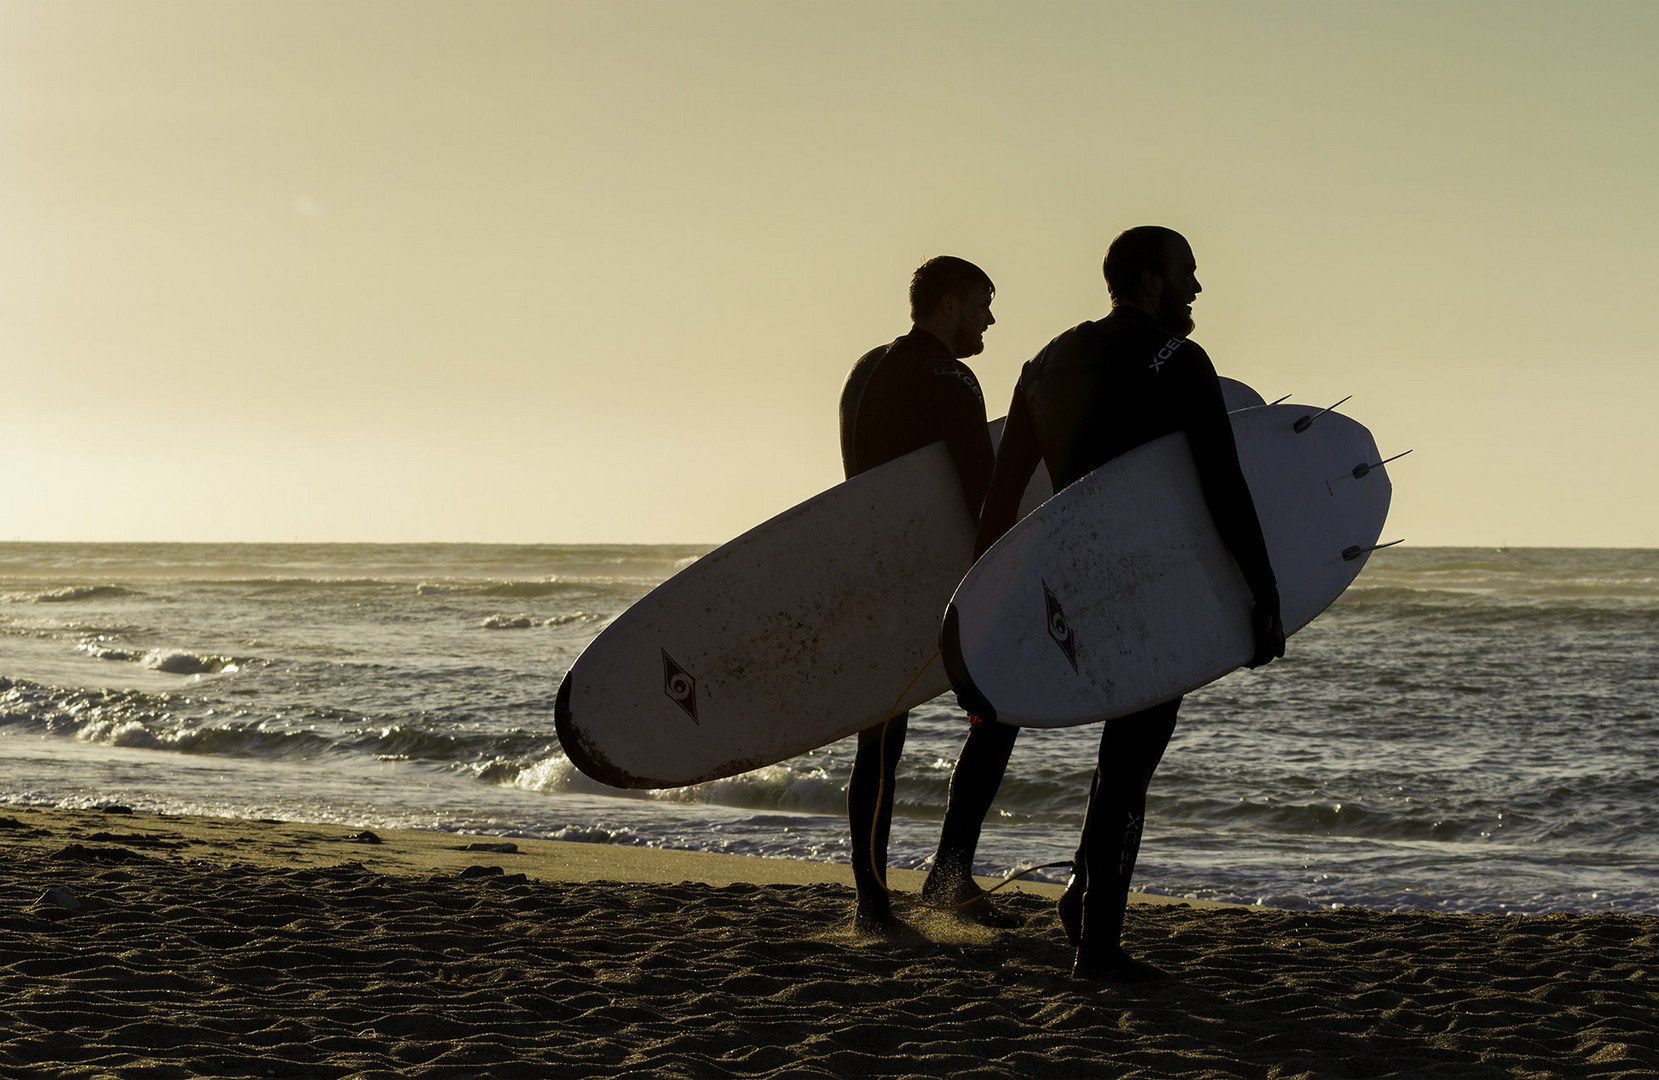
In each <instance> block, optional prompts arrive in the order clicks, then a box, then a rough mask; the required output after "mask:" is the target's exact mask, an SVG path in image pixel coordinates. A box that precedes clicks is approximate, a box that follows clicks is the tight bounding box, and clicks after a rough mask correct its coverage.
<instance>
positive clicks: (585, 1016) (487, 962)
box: [0, 812, 1659, 1080]
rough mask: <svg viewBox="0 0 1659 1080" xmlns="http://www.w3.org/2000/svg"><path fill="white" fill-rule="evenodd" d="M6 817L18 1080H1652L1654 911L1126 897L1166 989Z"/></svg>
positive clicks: (1015, 941)
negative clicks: (1397, 909) (1229, 903)
mask: <svg viewBox="0 0 1659 1080" xmlns="http://www.w3.org/2000/svg"><path fill="white" fill-rule="evenodd" d="M10 820H11V821H12V823H13V825H14V826H15V827H11V828H0V853H4V855H5V857H6V870H5V872H4V874H3V875H0V980H3V987H4V993H5V1001H6V1010H5V1015H4V1018H3V1019H0V1076H4V1077H6V1078H15V1080H33V1078H36V1077H39V1078H46V1077H51V1078H54V1080H56V1078H63V1077H72V1078H93V1077H100V1078H102V1077H111V1078H114V1077H119V1078H121V1080H127V1078H140V1077H141V1078H156V1080H161V1078H172V1077H208V1076H211V1077H261V1078H263V1077H272V1076H274V1077H293V1078H326V1080H334V1078H345V1077H355V1078H370V1077H376V1078H378V1077H387V1078H390V1077H457V1078H459V1077H466V1078H469V1080H470V1078H475V1077H599V1076H604V1077H616V1076H642V1077H643V1076H652V1077H699V1078H701V1077H726V1076H734V1077H797V1076H805V1077H813V1076H821V1077H856V1076H897V1077H906V1076H915V1077H939V1076H950V1077H962V1078H972V1077H1026V1076H1039V1077H1042V1078H1044V1080H1058V1078H1062V1077H1175V1078H1181V1077H1206V1078H1208V1077H1273V1078H1288V1077H1472V1078H1475V1077H1528V1078H1547V1077H1652V1076H1655V1075H1659V1034H1656V1026H1659V1025H1656V1003H1659V964H1656V957H1659V919H1655V918H1650V917H1644V918H1627V917H1619V916H1610V915H1598V916H1552V917H1543V918H1517V917H1508V916H1442V915H1428V914H1400V915H1396V914H1382V913H1376V912H1365V911H1355V910H1348V911H1336V912H1319V913H1297V912H1282V911H1271V910H1264V909H1247V908H1240V909H1221V908H1204V909H1199V908H1190V907H1182V906H1146V905H1137V906H1136V907H1135V908H1134V909H1133V910H1132V912H1131V920H1130V923H1131V925H1130V932H1129V934H1130V941H1129V943H1128V944H1129V945H1130V948H1131V949H1132V951H1135V952H1137V953H1138V954H1139V955H1142V956H1144V957H1146V958H1147V959H1150V960H1152V961H1153V962H1155V963H1157V964H1159V965H1161V966H1164V967H1166V968H1169V969H1172V970H1175V971H1178V972H1179V973H1180V975H1181V978H1180V980H1179V981H1177V982H1173V983H1168V984H1160V985H1155V986H1146V987H1134V988H1118V987H1095V986H1088V985H1083V984H1079V983H1075V982H1073V981H1072V980H1071V979H1069V978H1068V977H1066V975H1065V972H1066V968H1067V965H1068V962H1069V955H1068V950H1067V949H1066V948H1065V946H1064V943H1063V941H1062V939H1061V936H1060V932H1059V928H1058V925H1057V924H1056V922H1055V921H1054V919H1053V917H1052V907H1051V904H1050V902H1049V901H1048V900H1047V899H1046V898H1043V897H1041V896H1038V895H1035V894H1031V893H1024V894H1020V895H1016V896H1013V897H1012V898H1011V899H1010V900H1009V905H1010V906H1011V907H1012V908H1013V909H1014V910H1016V911H1018V912H1019V913H1020V914H1023V915H1025V916H1026V917H1027V918H1028V919H1029V920H1030V922H1029V925H1028V926H1027V927H1026V928H1025V929H1023V930H1020V931H1014V932H1010V933H991V932H985V931H970V930H968V929H966V928H963V927H961V926H960V925H958V924H957V923H955V922H954V921H952V920H950V919H948V918H945V917H925V916H922V915H920V914H914V913H913V915H912V919H913V921H914V922H915V924H916V925H917V926H918V927H919V928H921V929H922V930H923V931H924V933H925V935H926V936H919V937H918V938H917V940H915V941H913V942H910V943H907V944H905V945H881V944H870V943H867V942H860V941H858V940H855V939H854V938H853V937H851V936H850V935H849V934H848V932H847V931H846V928H845V924H846V917H847V914H848V910H849V906H850V897H851V893H850V891H849V890H848V889H847V888H846V887H844V886H842V885H839V884H825V883H820V884H773V885H751V884H742V883H738V884H710V883H705V882H694V881H683V882H678V883H656V884H650V883H639V882H631V883H623V882H606V881H570V880H546V879H543V878H541V877H540V876H538V875H537V874H536V873H535V872H534V865H533V861H532V864H531V865H530V872H529V873H528V876H527V877H526V876H525V874H524V873H523V872H515V871H517V867H515V866H505V867H504V869H505V870H507V871H509V872H504V873H499V874H488V875H484V876H479V877H472V878H463V877H461V876H460V875H459V872H458V870H457V869H456V868H455V867H454V866H447V867H444V868H442V869H440V870H438V871H437V872H432V871H430V870H428V871H427V872H423V873H416V874H389V873H385V872H382V870H381V869H377V868H375V867H373V866H370V865H366V864H365V860H366V859H367V853H368V852H369V851H370V850H371V849H370V848H368V847H352V848H346V847H343V846H341V845H340V844H339V843H338V842H337V841H338V840H339V836H338V835H336V836H335V837H334V838H333V841H334V842H333V846H332V847H330V848H328V849H327V853H328V854H329V855H331V856H332V861H329V860H328V859H321V862H325V863H326V865H322V864H319V865H307V866H303V867H299V868H283V867H282V866H281V865H280V861H281V860H280V859H278V860H273V859H272V858H271V853H272V851H273V850H274V851H278V852H288V853H289V855H288V856H287V857H288V858H289V859H290V861H295V858H294V856H293V855H292V852H293V851H296V850H299V849H300V848H302V847H305V845H304V843H302V842H300V841H296V840H295V838H294V834H293V832H292V830H291V829H290V830H289V831H288V832H285V833H283V834H281V840H280V842H278V839H277V837H276V836H274V835H273V838H272V843H270V844H265V845H256V846H258V850H257V851H255V850H252V849H249V850H245V851H244V852H243V854H245V855H248V856H249V857H250V858H249V859H248V860H247V861H239V860H236V859H234V858H231V857H229V856H228V855H227V854H226V853H225V852H223V851H218V850H214V849H212V847H211V845H210V844H208V843H207V842H206V841H204V840H203V839H202V837H203V835H204V834H203V830H202V826H201V825H200V823H198V825H197V827H196V828H195V829H194V830H192V829H190V828H187V827H186V824H185V823H184V822H183V820H182V819H162V818H153V817H151V818H142V819H140V818H134V819H131V820H132V823H133V829H132V831H129V829H128V825H127V824H126V823H123V824H122V825H121V827H119V828H106V829H104V830H102V831H101V832H100V831H99V830H97V829H94V828H91V827H89V822H90V818H89V816H87V815H80V816H75V815H68V814H64V813H61V812H54V813H50V814H47V813H39V812H28V813H20V814H19V815H18V817H16V818H12V819H10ZM140 822H142V825H140V824H139V823H140ZM227 827H228V826H227ZM240 827H241V828H242V829H243V830H244V831H245V832H246V833H247V835H251V836H257V835H258V834H257V826H253V825H251V824H250V823H242V824H241V826H240ZM319 828H320V827H319ZM343 832H344V830H337V833H343ZM95 837H96V839H94V838H95ZM446 839H447V840H448V841H449V842H450V844H451V846H452V847H453V845H454V842H455V841H456V839H457V838H454V837H448V838H446ZM461 839H465V838H461ZM315 846H316V845H312V848H315ZM374 850H375V851H377V852H378V850H379V849H374ZM359 854H362V855H363V858H358V856H359ZM636 854H637V853H636ZM256 855H257V856H258V857H257V858H254V857H253V856H256ZM647 857H649V856H647ZM319 858H320V857H319ZM483 858H484V859H489V860H491V861H493V862H511V861H512V857H511V856H505V855H491V854H486V855H484V856H483ZM456 861H458V862H460V863H462V864H463V865H470V864H471V862H473V861H478V862H482V861H483V860H482V859H479V858H478V853H458V854H457V857H456ZM53 890H58V891H56V892H53ZM64 890H67V891H64ZM49 894H50V895H49Z"/></svg>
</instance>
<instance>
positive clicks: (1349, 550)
mask: <svg viewBox="0 0 1659 1080" xmlns="http://www.w3.org/2000/svg"><path fill="white" fill-rule="evenodd" d="M1405 542H1406V540H1405V537H1403V536H1402V537H1400V539H1398V540H1390V541H1389V542H1388V543H1386V544H1372V545H1371V546H1370V547H1360V546H1359V545H1358V544H1354V545H1352V546H1351V547H1345V548H1343V549H1342V561H1343V562H1353V561H1354V560H1355V559H1357V558H1359V557H1360V556H1361V555H1364V554H1366V553H1367V552H1372V551H1381V550H1382V549H1383V548H1390V547H1393V546H1394V545H1395V544H1403V543H1405Z"/></svg>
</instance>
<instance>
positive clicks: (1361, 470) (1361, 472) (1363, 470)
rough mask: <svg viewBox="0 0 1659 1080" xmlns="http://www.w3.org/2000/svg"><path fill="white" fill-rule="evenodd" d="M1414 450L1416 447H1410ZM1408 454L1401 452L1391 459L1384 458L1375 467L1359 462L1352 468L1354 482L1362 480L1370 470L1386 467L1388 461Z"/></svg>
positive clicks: (1409, 451) (1408, 451)
mask: <svg viewBox="0 0 1659 1080" xmlns="http://www.w3.org/2000/svg"><path fill="white" fill-rule="evenodd" d="M1415 449H1416V447H1412V450H1415ZM1409 453H1411V450H1401V451H1400V452H1399V453H1398V454H1395V455H1394V456H1393V457H1385V458H1383V459H1382V460H1381V461H1379V462H1377V463H1376V464H1375V465H1367V464H1365V463H1364V462H1361V463H1360V464H1358V465H1355V466H1354V479H1355V480H1359V479H1362V478H1363V477H1364V476H1365V474H1367V473H1369V472H1370V471H1371V470H1372V469H1380V468H1382V467H1383V466H1384V465H1387V464H1388V463H1389V462H1390V461H1398V460H1400V459H1401V458H1403V457H1405V456H1406V455H1407V454H1409Z"/></svg>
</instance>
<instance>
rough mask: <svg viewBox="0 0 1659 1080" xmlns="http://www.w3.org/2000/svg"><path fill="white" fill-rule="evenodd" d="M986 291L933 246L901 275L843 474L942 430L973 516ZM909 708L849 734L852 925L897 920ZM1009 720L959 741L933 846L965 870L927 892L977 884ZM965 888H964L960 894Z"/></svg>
mask: <svg viewBox="0 0 1659 1080" xmlns="http://www.w3.org/2000/svg"><path fill="white" fill-rule="evenodd" d="M995 292H996V286H995V285H993V284H992V282H991V279H990V277H989V276H987V275H986V273H985V272H984V271H983V270H981V269H980V268H979V267H977V266H975V265H974V264H973V263H971V262H968V261H967V260H965V259H959V258H956V257H954V256H951V255H941V256H938V257H937V258H933V259H929V260H928V261H927V262H925V263H923V264H922V265H921V266H920V267H919V268H917V270H916V272H915V274H914V275H912V277H911V281H910V317H911V320H912V323H913V325H912V326H911V329H910V332H909V333H908V334H906V335H904V336H903V337H901V338H899V339H898V340H896V341H894V342H892V343H891V344H888V345H882V346H880V347H878V348H875V349H872V350H871V351H870V352H868V353H866V354H865V355H864V356H862V357H860V358H859V360H858V361H857V362H856V363H855V364H854V365H853V368H852V371H851V373H850V374H848V376H847V382H846V386H845V388H844V389H843V390H842V392H841V460H842V465H843V466H844V467H845V470H846V474H847V476H848V478H849V479H850V478H852V477H854V476H857V475H859V474H860V473H864V472H868V471H869V470H871V469H874V468H876V467H877V466H878V465H882V464H885V463H887V462H889V461H892V460H894V459H895V458H899V457H902V456H904V455H906V454H909V453H911V452H913V451H916V450H919V449H921V448H922V447H925V446H927V445H929V444H930V443H934V442H937V441H940V440H943V441H944V443H945V446H946V448H947V449H948V450H949V452H950V459H951V463H952V465H953V466H954V467H955V471H956V478H957V480H958V481H959V482H960V484H961V490H962V502H961V503H960V504H958V505H959V506H960V508H961V509H960V512H961V513H962V514H965V515H966V520H967V522H968V523H969V524H972V523H973V521H974V520H975V519H976V518H977V516H978V515H977V511H978V508H979V506H980V504H981V502H982V501H983V500H984V495H985V489H986V485H987V483H988V482H989V480H990V474H991V465H992V461H993V459H994V452H993V450H992V444H991V439H990V436H989V434H988V432H987V429H986V420H985V397H984V394H983V393H981V391H980V388H979V380H978V379H977V378H976V377H975V375H974V373H973V371H972V369H970V368H969V367H968V365H967V364H965V363H963V362H962V361H963V360H964V359H966V358H967V357H970V356H976V355H978V354H979V353H980V352H982V351H983V350H984V348H985V331H986V329H987V328H989V327H990V326H992V325H993V324H994V323H995V322H996V319H995V318H993V317H992V315H991V298H992V296H993V295H995ZM961 569H962V570H964V571H965V570H967V567H966V566H963V567H962V568H961ZM908 717H909V713H908V712H900V713H899V714H898V715H896V716H893V717H891V718H889V719H887V720H886V721H884V722H883V723H881V724H877V725H876V726H875V727H872V728H868V729H866V730H865V731H862V732H860V733H859V736H858V751H857V754H856V756H855V757H854V759H853V767H852V774H851V776H850V778H849V779H848V783H847V821H848V825H849V827H850V829H851V839H852V851H851V853H852V867H853V884H854V886H855V888H856V891H857V894H858V906H857V910H856V912H855V914H854V917H853V925H854V928H855V929H856V930H857V931H858V932H860V933H865V934H876V935H883V936H890V935H892V934H894V933H896V932H899V931H900V929H901V926H902V924H900V922H899V921H898V920H897V919H896V918H895V917H894V915H893V911H892V906H891V904H890V903H889V900H888V894H887V889H886V884H885V876H886V868H887V841H888V835H889V831H890V828H891V825H892V818H893V787H894V776H895V770H896V768H897V766H898V760H899V755H900V753H902V752H903V750H904V739H905V733H906V729H907V726H908ZM1018 730H1019V729H1017V728H1013V727H1006V726H1004V725H1000V724H991V723H986V724H979V725H976V726H975V727H974V729H973V730H972V731H971V732H970V733H969V735H968V738H967V741H966V742H965V743H964V744H963V748H962V755H961V758H960V760H959V761H958V764H957V773H956V777H959V778H961V779H960V780H959V779H957V778H956V777H953V779H952V782H951V790H950V797H949V800H948V802H947V806H946V811H945V826H944V834H943V836H942V839H941V850H942V851H944V850H945V848H946V843H945V839H946V838H948V839H949V840H950V841H951V842H950V845H949V854H948V856H946V857H945V860H944V861H945V862H946V863H948V864H949V865H951V866H954V865H956V864H957V863H960V864H961V866H962V867H963V868H964V869H963V872H962V873H961V874H960V875H956V876H952V875H950V874H948V873H941V874H935V875H930V877H929V879H928V885H929V886H931V888H929V889H925V890H924V896H925V897H927V898H928V899H940V900H944V901H948V902H960V901H963V900H971V899H972V895H971V894H972V893H976V892H977V891H978V886H977V885H975V884H974V883H973V879H972V877H971V876H970V875H969V874H968V873H967V872H966V868H967V867H969V866H971V865H972V862H973V852H974V848H975V847H976V846H977V844H978V839H979V829H980V823H981V822H982V821H983V819H984V817H985V814H986V812H987V811H988V810H989V809H990V804H991V800H992V799H993V798H994V797H995V796H996V791H997V787H998V786H999V785H1000V784H1001V782H1002V774H1003V771H1004V770H1005V769H1006V768H1007V764H1008V754H1009V751H1010V750H1011V749H1012V748H1013V745H1014V738H1015V736H1016V735H1017V734H1018ZM938 866H939V860H936V861H935V867H936V869H937V868H938ZM964 890H966V891H967V893H969V894H970V895H962V894H963V892H964ZM929 893H932V894H933V895H931V896H930V895H928V894H929ZM965 911H966V912H970V913H971V914H970V915H969V917H971V918H975V919H977V920H978V921H981V922H984V923H986V924H988V925H993V926H1017V925H1019V923H1018V920H1016V919H1013V918H1012V917H1011V916H1008V915H1006V914H1005V913H1002V912H999V911H996V910H994V909H992V908H991V906H990V902H989V901H980V902H978V903H975V904H972V905H971V907H969V908H967V909H965Z"/></svg>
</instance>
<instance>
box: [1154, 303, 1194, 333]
mask: <svg viewBox="0 0 1659 1080" xmlns="http://www.w3.org/2000/svg"><path fill="white" fill-rule="evenodd" d="M1158 325H1160V326H1162V327H1163V328H1164V329H1165V330H1173V331H1175V333H1176V334H1177V335H1179V336H1181V337H1188V336H1190V335H1191V334H1192V330H1193V321H1192V305H1190V304H1177V303H1174V302H1172V301H1171V302H1166V303H1165V304H1163V305H1162V309H1161V310H1160V311H1159V312H1158Z"/></svg>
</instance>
